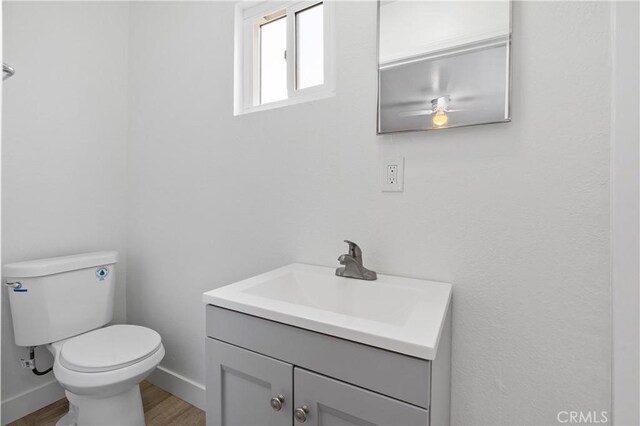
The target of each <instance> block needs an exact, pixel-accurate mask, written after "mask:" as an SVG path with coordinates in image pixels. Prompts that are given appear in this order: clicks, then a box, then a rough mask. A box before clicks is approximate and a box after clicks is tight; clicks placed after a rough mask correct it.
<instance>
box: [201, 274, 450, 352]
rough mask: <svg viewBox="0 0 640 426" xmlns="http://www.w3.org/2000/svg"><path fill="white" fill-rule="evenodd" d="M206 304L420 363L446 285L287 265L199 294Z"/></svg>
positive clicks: (435, 333) (440, 315) (443, 308)
mask: <svg viewBox="0 0 640 426" xmlns="http://www.w3.org/2000/svg"><path fill="white" fill-rule="evenodd" d="M203 300H204V302H205V303H207V304H211V305H216V306H220V307H223V308H228V309H232V310H234V311H239V312H243V313H246V314H250V315H255V316H258V317H262V318H266V319H270V320H273V321H278V322H281V323H285V324H289V325H293V326H296V327H301V328H305V329H308V330H313V331H317V332H320V333H324V334H329V335H332V336H336V337H341V338H344V339H348V340H353V341H356V342H360V343H364V344H367V345H371V346H376V347H380V348H384V349H388V350H391V351H394V352H400V353H404V354H407V355H411V356H415V357H418V358H423V359H434V357H435V354H436V351H437V347H438V341H439V339H440V334H441V331H442V327H443V324H444V321H445V318H446V315H447V310H448V308H449V303H450V300H451V285H450V284H445V283H439V282H433V281H424V280H417V279H410V278H400V277H394V276H389V275H378V279H377V280H376V281H363V280H356V279H352V278H342V277H337V276H336V275H335V269H334V268H326V267H321V266H311V265H303V264H298V263H295V264H292V265H288V266H285V267H283V268H279V269H276V270H273V271H270V272H267V273H264V274H261V275H258V276H255V277H253V278H249V279H246V280H243V281H239V282H237V283H234V284H230V285H227V286H225V287H220V288H218V289H215V290H212V291H209V292H207V293H204V295H203Z"/></svg>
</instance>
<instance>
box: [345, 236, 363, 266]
mask: <svg viewBox="0 0 640 426" xmlns="http://www.w3.org/2000/svg"><path fill="white" fill-rule="evenodd" d="M344 242H345V243H347V244H349V256H351V257H353V258H354V259H357V260H358V261H359V262H360V264H362V250H361V249H360V247H359V246H358V245H357V244H356V243H354V242H353V241H349V240H344Z"/></svg>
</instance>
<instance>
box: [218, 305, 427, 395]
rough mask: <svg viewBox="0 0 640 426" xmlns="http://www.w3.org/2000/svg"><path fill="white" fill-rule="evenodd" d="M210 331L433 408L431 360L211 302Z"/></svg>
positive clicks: (310, 368)
mask: <svg viewBox="0 0 640 426" xmlns="http://www.w3.org/2000/svg"><path fill="white" fill-rule="evenodd" d="M207 336H209V337H212V338H214V339H218V340H222V341H224V342H228V343H231V344H233V345H236V346H239V347H242V348H246V349H249V350H252V351H254V352H258V353H260V354H264V355H267V356H269V357H272V358H276V359H279V360H282V361H285V362H287V363H289V364H293V365H296V366H299V367H303V368H305V369H308V370H313V371H315V372H318V373H321V374H323V375H326V376H330V377H334V378H336V379H338V380H340V381H343V382H347V383H353V384H354V385H357V386H359V387H362V388H365V389H369V390H372V391H375V392H377V393H381V394H383V395H387V396H390V397H392V398H395V399H399V400H401V401H406V402H408V403H411V404H413V405H417V406H418V407H422V408H429V398H430V384H431V363H430V362H429V361H427V360H423V359H418V358H414V357H410V356H407V355H402V354H399V353H395V352H390V351H387V350H384V349H380V348H375V347H372V346H367V345H363V344H360V343H356V342H352V341H349V340H344V339H339V338H336V337H332V336H328V335H325V334H321V333H317V332H314V331H310V330H305V329H301V328H298V327H293V326H290V325H286V324H281V323H278V322H274V321H270V320H266V319H263V318H258V317H254V316H251V315H247V314H243V313H240V312H235V311H231V310H228V309H224V308H220V307H217V306H213V305H208V306H207Z"/></svg>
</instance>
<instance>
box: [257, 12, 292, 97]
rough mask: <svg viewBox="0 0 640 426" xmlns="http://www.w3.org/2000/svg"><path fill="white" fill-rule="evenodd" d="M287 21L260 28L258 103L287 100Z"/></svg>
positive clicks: (283, 18)
mask: <svg viewBox="0 0 640 426" xmlns="http://www.w3.org/2000/svg"><path fill="white" fill-rule="evenodd" d="M286 51H287V20H286V19H285V17H281V18H278V19H276V20H274V21H271V22H267V23H266V24H263V25H261V26H260V103H261V104H265V103H268V102H274V101H279V100H282V99H286V98H287V59H286V57H285V55H286Z"/></svg>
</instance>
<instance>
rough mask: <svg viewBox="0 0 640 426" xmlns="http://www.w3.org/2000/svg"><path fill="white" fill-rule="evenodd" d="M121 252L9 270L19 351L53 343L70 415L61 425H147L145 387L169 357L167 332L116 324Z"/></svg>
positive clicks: (28, 264) (43, 261) (40, 262)
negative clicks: (165, 343)
mask: <svg viewBox="0 0 640 426" xmlns="http://www.w3.org/2000/svg"><path fill="white" fill-rule="evenodd" d="M117 261H118V253H117V252H115V251H104V252H96V253H87V254H81V255H73V256H64V257H56V258H49V259H40V260H32V261H27V262H18V263H12V264H8V265H4V268H3V275H4V276H5V280H6V281H5V284H6V285H7V287H8V291H9V303H10V307H11V316H12V318H13V329H14V337H15V341H16V344H17V345H18V346H25V347H34V346H40V345H46V346H47V348H48V349H49V351H50V352H51V353H52V354H53V356H54V363H53V374H54V376H55V378H56V379H57V380H58V382H59V383H60V385H61V386H62V387H63V388H64V390H65V393H66V396H67V399H68V400H69V412H68V413H67V414H66V415H65V416H64V417H63V418H62V419H60V421H58V423H57V425H58V426H76V425H78V426H85V425H86V426H93V425H104V426H107V425H108V426H116V425H117V426H144V424H145V423H144V411H143V408H142V399H141V397H140V387H139V384H140V382H141V381H142V380H144V379H145V378H146V377H147V376H148V375H149V374H151V372H152V371H153V370H154V369H155V368H156V367H157V366H158V364H159V363H160V361H161V360H162V358H163V357H164V347H163V346H162V339H161V338H160V335H159V334H158V333H157V332H155V331H154V330H151V329H149V328H146V327H140V326H136V325H124V324H120V325H111V326H106V325H107V324H108V323H109V322H110V321H111V320H112V319H113V295H114V286H115V281H114V276H115V264H116V263H117Z"/></svg>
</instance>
